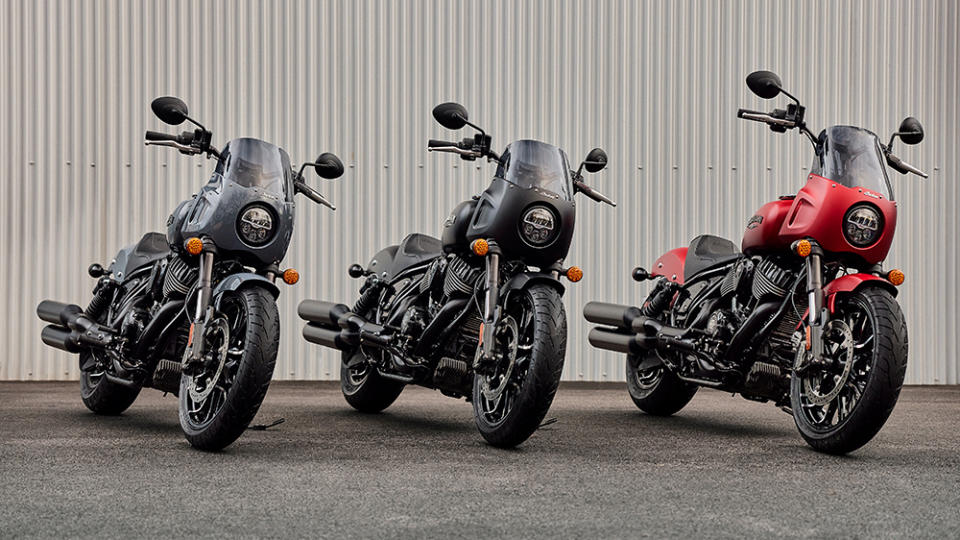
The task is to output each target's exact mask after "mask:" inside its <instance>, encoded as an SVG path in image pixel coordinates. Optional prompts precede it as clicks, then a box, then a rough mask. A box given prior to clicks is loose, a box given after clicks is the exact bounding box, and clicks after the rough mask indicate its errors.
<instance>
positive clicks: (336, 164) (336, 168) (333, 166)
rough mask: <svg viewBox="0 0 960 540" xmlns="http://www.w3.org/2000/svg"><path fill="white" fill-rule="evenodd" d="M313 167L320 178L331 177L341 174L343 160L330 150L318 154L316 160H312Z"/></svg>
mask: <svg viewBox="0 0 960 540" xmlns="http://www.w3.org/2000/svg"><path fill="white" fill-rule="evenodd" d="M313 168H314V169H316V171H317V174H318V175H320V177H321V178H330V179H333V178H339V177H340V176H342V175H343V162H341V161H340V158H338V157H337V156H335V155H333V154H331V153H330V152H324V153H322V154H320V156H319V157H318V158H317V161H315V162H314V165H313Z"/></svg>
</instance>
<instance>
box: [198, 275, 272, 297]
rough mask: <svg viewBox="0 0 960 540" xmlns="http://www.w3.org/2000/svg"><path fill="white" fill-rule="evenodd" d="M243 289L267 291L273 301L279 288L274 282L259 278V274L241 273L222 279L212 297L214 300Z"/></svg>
mask: <svg viewBox="0 0 960 540" xmlns="http://www.w3.org/2000/svg"><path fill="white" fill-rule="evenodd" d="M245 287H263V288H264V289H266V290H267V291H269V292H270V294H271V295H273V298H274V300H276V299H277V297H279V296H280V288H279V287H277V285H276V284H275V283H274V282H272V281H270V280H269V279H267V278H265V277H263V276H261V275H260V274H254V273H253V272H241V273H239V274H231V275H229V276H227V277H225V278H223V279H222V280H221V281H220V283H218V284H217V286H216V287H214V289H213V295H212V297H213V298H214V299H218V298H220V296H221V295H222V294H223V293H225V292H227V291H238V290H240V289H243V288H245Z"/></svg>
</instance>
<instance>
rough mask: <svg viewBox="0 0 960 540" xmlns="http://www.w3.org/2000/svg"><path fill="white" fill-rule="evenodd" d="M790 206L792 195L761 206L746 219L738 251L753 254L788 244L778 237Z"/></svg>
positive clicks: (791, 204) (781, 247) (780, 247)
mask: <svg viewBox="0 0 960 540" xmlns="http://www.w3.org/2000/svg"><path fill="white" fill-rule="evenodd" d="M791 206H793V198H792V197H791V198H786V199H780V200H777V201H772V202H768V203H767V204H765V205H763V206H761V207H760V209H759V210H757V213H756V214H754V215H753V217H751V218H750V219H748V220H747V228H746V230H744V232H743V241H742V242H741V243H740V251H743V252H744V253H746V254H747V255H753V254H755V253H761V252H764V251H770V250H777V249H783V248H784V247H785V246H788V245H789V244H788V243H785V242H784V240H783V239H782V238H781V237H780V228H781V227H782V226H783V220H784V219H786V217H787V214H788V213H789V212H790V207H791Z"/></svg>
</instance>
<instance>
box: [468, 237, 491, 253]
mask: <svg viewBox="0 0 960 540" xmlns="http://www.w3.org/2000/svg"><path fill="white" fill-rule="evenodd" d="M470 250H471V251H473V252H474V253H475V254H476V255H479V256H481V257H483V256H484V255H486V254H487V252H488V251H490V244H489V243H487V241H486V240H484V239H483V238H477V239H476V240H474V241H473V242H471V243H470Z"/></svg>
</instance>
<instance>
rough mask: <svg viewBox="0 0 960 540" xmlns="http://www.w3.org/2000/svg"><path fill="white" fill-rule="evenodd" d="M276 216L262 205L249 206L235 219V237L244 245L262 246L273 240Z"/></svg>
mask: <svg viewBox="0 0 960 540" xmlns="http://www.w3.org/2000/svg"><path fill="white" fill-rule="evenodd" d="M275 223H276V216H274V214H273V212H272V211H271V210H270V208H268V207H266V206H264V205H262V204H251V205H250V206H247V207H246V208H244V209H243V211H241V212H240V215H239V216H238V217H237V236H239V237H240V240H242V241H243V243H244V244H247V245H250V246H255V247H257V246H262V245H265V244H267V243H269V242H270V240H272V239H273V233H274V224H275Z"/></svg>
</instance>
